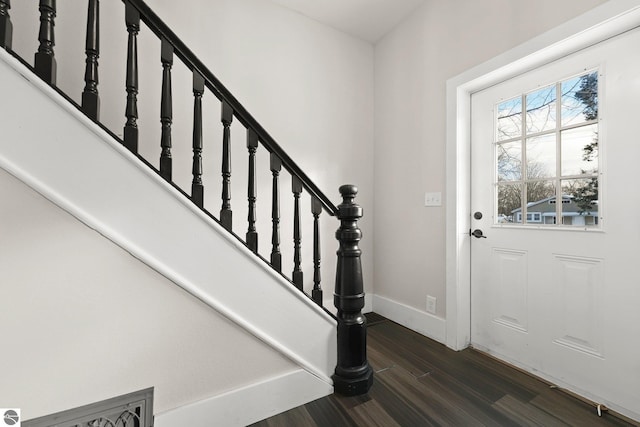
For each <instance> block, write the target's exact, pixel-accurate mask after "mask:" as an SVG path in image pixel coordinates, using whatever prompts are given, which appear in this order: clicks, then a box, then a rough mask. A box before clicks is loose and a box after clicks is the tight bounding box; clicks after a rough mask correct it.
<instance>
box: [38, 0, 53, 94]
mask: <svg viewBox="0 0 640 427" xmlns="http://www.w3.org/2000/svg"><path fill="white" fill-rule="evenodd" d="M39 9H40V31H39V32H38V40H39V41H40V46H38V51H37V52H36V55H35V67H34V68H35V70H36V74H37V75H38V76H40V78H42V79H43V80H44V81H46V82H47V83H49V84H52V85H55V84H56V58H55V56H54V53H53V46H55V44H56V42H55V37H54V31H53V28H54V26H55V17H56V0H40V7H39Z"/></svg>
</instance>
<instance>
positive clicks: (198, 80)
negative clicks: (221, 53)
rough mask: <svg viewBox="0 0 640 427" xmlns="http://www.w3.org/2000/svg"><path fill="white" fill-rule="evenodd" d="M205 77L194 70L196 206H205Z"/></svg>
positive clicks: (194, 197)
mask: <svg viewBox="0 0 640 427" xmlns="http://www.w3.org/2000/svg"><path fill="white" fill-rule="evenodd" d="M203 94H204V78H203V77H202V76H201V75H200V73H198V72H197V71H194V72H193V167H192V169H191V171H192V173H193V181H192V182H191V200H193V203H195V204H196V206H199V207H201V208H202V207H204V185H202V95H203Z"/></svg>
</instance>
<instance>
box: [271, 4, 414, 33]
mask: <svg viewBox="0 0 640 427" xmlns="http://www.w3.org/2000/svg"><path fill="white" fill-rule="evenodd" d="M271 1H272V2H274V3H277V4H279V5H281V6H284V7H286V8H288V9H291V10H294V11H296V12H299V13H301V14H302V15H305V16H307V17H309V18H311V19H313V20H315V21H318V22H321V23H323V24H325V25H328V26H330V27H333V28H335V29H338V30H340V31H343V32H345V33H348V34H351V35H353V36H356V37H358V38H360V39H363V40H366V41H368V42H370V43H375V42H377V41H378V40H380V38H382V36H384V35H385V34H386V33H388V32H389V31H390V30H391V29H392V28H393V27H395V26H396V25H398V24H399V23H400V21H402V20H403V19H404V18H405V17H406V16H407V15H409V14H410V13H411V12H412V11H413V10H415V9H416V8H417V7H418V6H420V5H421V4H423V3H424V2H425V0H271Z"/></svg>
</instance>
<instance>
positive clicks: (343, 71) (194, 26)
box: [11, 0, 373, 306]
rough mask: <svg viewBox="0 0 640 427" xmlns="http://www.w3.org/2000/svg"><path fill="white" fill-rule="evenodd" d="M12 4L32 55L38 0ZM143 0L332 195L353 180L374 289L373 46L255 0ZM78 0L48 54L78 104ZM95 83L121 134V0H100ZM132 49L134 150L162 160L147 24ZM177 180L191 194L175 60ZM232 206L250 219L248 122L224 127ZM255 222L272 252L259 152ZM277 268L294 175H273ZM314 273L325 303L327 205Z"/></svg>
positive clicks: (217, 140) (216, 161)
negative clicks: (136, 87)
mask: <svg viewBox="0 0 640 427" xmlns="http://www.w3.org/2000/svg"><path fill="white" fill-rule="evenodd" d="M15 3H16V4H12V9H11V12H12V17H13V21H14V27H15V34H14V49H15V50H16V51H17V52H19V53H20V54H21V55H22V56H23V57H25V58H27V59H28V60H32V58H33V52H35V51H36V49H37V24H38V22H37V13H36V12H37V11H36V9H37V2H36V3H33V4H31V3H32V2H15ZM148 4H149V6H150V7H151V8H153V9H154V10H155V11H156V13H157V14H158V15H159V16H160V17H161V18H162V19H164V20H165V22H166V23H167V24H168V25H169V26H170V27H171V28H172V29H173V30H174V32H175V33H176V34H177V35H178V36H179V37H180V38H181V39H182V40H183V41H184V42H185V43H186V45H187V46H189V47H190V48H191V49H192V50H193V51H194V52H195V53H196V55H198V57H199V58H200V59H201V60H202V62H203V63H204V64H205V65H207V66H208V67H209V69H210V70H211V71H212V72H213V73H214V74H215V75H216V76H217V77H218V78H219V79H220V80H221V81H222V82H223V83H224V84H225V85H226V86H227V88H228V89H230V90H231V92H232V93H233V94H234V95H235V96H236V98H238V100H240V102H242V103H243V105H244V106H245V108H247V110H249V112H251V114H252V115H253V116H254V117H255V118H256V119H257V120H258V121H259V122H260V123H261V124H262V125H263V127H264V128H265V129H266V130H267V131H268V132H269V133H270V134H271V135H272V136H273V137H274V138H275V139H276V140H277V141H278V142H279V144H280V145H281V146H282V147H283V148H284V149H285V150H286V151H287V152H288V153H289V155H290V156H291V158H292V159H293V160H294V161H295V162H296V163H297V164H298V165H299V166H300V167H301V168H302V169H303V170H304V171H305V172H306V173H307V174H308V176H309V177H310V178H311V179H312V180H313V181H314V182H315V183H316V184H317V185H318V186H319V188H321V189H322V190H323V191H324V192H325V193H326V194H327V195H328V196H329V197H330V198H331V199H332V200H333V201H334V203H335V204H336V205H337V204H338V203H339V202H340V196H339V193H338V187H339V186H340V185H342V184H347V183H351V184H356V185H358V187H359V189H360V193H359V196H358V199H357V200H358V202H359V203H360V204H361V205H362V206H363V208H364V215H365V217H364V219H363V220H362V221H361V223H360V227H361V228H362V230H363V233H364V239H363V241H362V249H363V253H364V255H363V269H364V275H365V288H366V291H367V292H368V293H371V292H372V290H373V274H372V272H373V47H372V46H371V45H370V44H368V43H365V42H363V41H359V40H357V39H355V38H353V37H351V36H348V35H345V34H342V33H340V32H339V31H337V30H334V29H331V28H328V27H326V26H323V25H321V24H319V23H317V22H315V21H313V20H311V19H308V18H306V17H304V16H302V15H300V14H298V13H295V12H292V11H290V10H288V9H285V8H282V7H280V6H277V5H275V4H273V3H271V2H268V1H263V0H215V1H211V0H191V1H189V2H188V3H187V4H188V6H187V4H185V5H184V7H183V6H182V4H181V5H180V7H176V2H174V1H168V0H150V1H148ZM85 19H86V1H85V0H65V1H64V2H58V17H57V19H56V57H57V60H58V85H59V86H60V87H61V88H63V89H64V90H65V91H66V92H67V93H69V94H70V95H71V96H72V98H74V99H75V100H76V101H77V102H79V100H80V94H81V92H82V88H83V84H84V83H83V73H84V31H85V30H84V24H83V22H85ZM101 26H102V38H101V54H100V61H99V62H100V71H99V73H100V86H99V90H100V93H101V98H102V99H101V101H102V121H103V122H104V123H106V124H107V126H108V127H109V128H110V129H111V130H112V131H113V132H114V133H116V134H118V135H122V127H123V125H124V122H125V118H124V105H125V97H126V93H125V87H124V79H125V62H124V61H125V55H126V37H127V32H126V30H125V24H124V6H123V4H122V2H120V1H113V2H111V1H110V2H105V1H103V2H101ZM139 52H140V60H139V65H140V94H139V101H140V103H139V113H140V120H139V126H140V139H141V141H140V153H141V154H142V155H143V156H144V157H145V158H147V159H148V160H149V161H150V162H151V163H152V164H153V165H155V166H156V167H157V166H158V163H159V161H158V159H159V155H160V150H159V145H160V106H159V105H160V104H159V102H160V86H161V70H162V67H161V64H160V43H159V41H158V39H157V38H156V37H155V36H152V35H151V33H150V31H149V30H148V29H146V28H144V25H143V28H142V30H141V32H140V36H139ZM173 77H174V78H173V95H174V124H173V145H174V149H173V159H174V160H173V162H174V181H175V182H176V183H178V185H179V186H181V187H182V188H184V189H185V190H186V191H187V192H190V188H191V175H190V174H191V156H192V154H191V138H192V136H191V132H192V130H191V129H192V128H191V126H192V120H193V118H192V112H193V95H192V89H191V75H190V74H189V73H188V72H187V71H186V68H185V67H184V66H183V65H182V64H180V63H179V60H177V59H176V60H175V65H174V69H173ZM204 115H205V120H206V121H205V129H204V138H205V142H204V171H205V172H204V185H205V207H206V208H207V209H208V210H209V211H210V212H212V213H213V214H214V215H215V216H216V217H217V216H218V213H219V210H220V204H221V200H220V194H221V191H220V190H221V177H220V164H221V142H222V126H221V124H220V106H219V103H218V102H217V101H216V100H215V97H214V96H213V95H212V94H211V93H205V96H204ZM231 134H232V147H233V148H232V173H233V176H232V186H233V187H232V210H233V212H234V232H235V233H236V234H238V235H240V236H242V237H244V235H245V233H246V228H247V221H246V217H247V199H246V193H247V172H246V171H247V154H246V153H247V150H246V136H245V130H244V129H243V128H242V126H240V125H238V124H235V125H234V126H232V131H231ZM258 170H259V172H258V179H259V183H260V184H259V190H258V209H259V211H258V232H259V245H260V253H261V254H262V255H263V256H264V257H265V258H267V259H268V258H269V253H270V250H271V244H270V243H271V208H270V206H271V173H270V171H269V156H268V154H267V153H266V151H265V150H262V149H261V150H259V151H258ZM281 198H282V206H281V212H282V223H281V248H282V252H283V271H284V272H285V273H286V274H287V276H289V277H290V275H291V271H292V269H293V230H292V221H291V218H292V213H293V200H292V199H293V198H292V196H291V184H290V178H289V176H288V175H287V174H286V173H283V175H282V180H281ZM301 206H302V212H303V213H304V217H303V221H304V222H303V231H302V235H303V243H302V244H303V270H304V274H305V288H306V289H307V290H309V291H310V289H311V287H312V280H313V265H312V252H311V250H312V236H313V230H312V216H311V213H310V200H309V199H308V197H307V196H306V195H303V199H302V205H301ZM321 225H322V229H323V230H322V231H323V233H322V244H323V253H322V277H323V287H324V289H325V296H326V297H327V304H328V305H330V306H332V301H331V298H332V292H333V283H334V280H335V264H336V257H335V250H336V248H337V242H336V241H335V237H334V231H335V229H336V228H337V226H338V223H337V221H336V220H335V219H330V218H327V216H326V215H323V217H322V218H321Z"/></svg>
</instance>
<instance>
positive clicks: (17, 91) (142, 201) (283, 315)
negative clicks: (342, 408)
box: [0, 49, 337, 394]
mask: <svg viewBox="0 0 640 427" xmlns="http://www.w3.org/2000/svg"><path fill="white" fill-rule="evenodd" d="M0 93H2V99H0V128H1V129H2V138H0V167H1V168H3V169H5V170H6V171H8V172H9V173H11V174H12V175H14V176H15V177H17V178H18V179H20V180H21V181H23V182H25V183H26V184H27V185H29V186H30V187H31V188H33V189H34V190H36V191H37V192H39V193H40V194H42V195H43V196H44V197H46V198H47V199H49V200H50V201H52V202H53V203H55V204H56V205H58V206H60V207H61V208H62V209H64V210H65V211H67V212H68V213H70V214H71V215H73V216H74V217H76V218H77V219H79V220H80V221H82V222H83V223H84V224H86V225H87V226H89V227H91V228H93V229H95V230H96V231H98V232H99V233H100V234H102V235H103V236H104V237H106V238H107V239H109V240H111V241H112V242H114V243H115V244H117V245H118V246H120V247H122V248H123V249H125V250H126V251H128V252H129V253H131V254H132V255H133V256H135V257H136V258H138V259H139V260H141V261H142V262H144V263H145V264H147V265H149V266H150V267H151V268H153V269H154V270H156V271H157V272H159V273H160V274H162V275H163V276H165V277H167V278H168V279H169V280H171V281H172V282H174V283H175V284H177V285H179V286H181V287H182V288H184V289H185V290H186V291H188V292H189V293H191V294H192V295H194V296H196V297H197V298H199V299H200V300H202V301H203V302H204V303H206V304H207V305H209V306H210V307H212V308H213V309H214V310H216V311H218V312H219V313H221V314H222V315H223V316H225V317H227V318H228V319H230V320H231V321H233V322H235V323H236V324H238V325H239V326H241V327H242V328H244V329H245V330H246V331H248V332H249V333H251V334H253V335H254V336H256V337H257V338H258V339H260V340H262V341H263V342H265V343H266V344H268V345H269V346H271V347H273V348H274V349H276V350H277V351H278V352H280V353H281V354H283V355H284V356H286V357H287V358H289V359H290V360H292V361H293V362H294V363H296V364H298V365H299V366H300V367H301V368H302V369H304V370H305V371H307V372H308V373H310V374H311V375H312V376H313V377H315V378H316V380H314V381H317V380H320V381H322V382H324V383H326V384H327V386H328V387H327V390H330V389H331V385H332V380H331V378H330V376H331V374H332V372H333V369H334V367H335V365H336V354H337V350H336V322H335V319H333V318H332V317H331V316H330V315H328V314H327V313H326V312H325V311H324V310H322V309H321V308H319V307H318V306H317V305H316V304H315V303H313V302H312V301H311V300H310V299H309V298H307V297H306V296H304V295H302V294H301V293H300V292H299V291H298V290H297V289H296V288H295V287H294V286H292V285H291V284H290V283H289V282H288V281H286V280H285V279H284V278H283V277H281V276H280V275H278V274H277V273H276V272H274V271H273V270H272V269H271V268H269V267H268V266H267V265H266V264H265V263H264V262H263V261H262V260H260V259H259V258H257V257H256V256H255V255H254V254H253V253H252V252H251V251H250V250H249V249H247V248H246V246H244V245H243V244H242V243H241V242H239V241H238V240H237V239H236V238H235V237H234V236H232V235H230V234H229V233H228V232H227V231H226V230H224V229H223V228H222V227H221V226H220V225H219V224H218V223H217V222H215V221H214V220H212V219H211V218H210V217H208V216H207V215H206V214H205V213H203V212H202V211H200V210H199V209H198V208H197V207H196V206H195V205H193V203H192V202H191V201H190V200H188V199H186V198H185V197H184V196H183V195H182V194H181V193H180V192H179V191H177V190H176V189H175V188H173V187H172V186H171V185H169V184H168V183H167V182H165V181H164V180H163V179H162V178H160V177H159V176H158V175H157V174H156V173H155V172H153V171H152V170H150V169H149V168H148V167H147V166H146V165H144V164H142V163H141V162H140V161H139V160H138V159H137V158H136V157H135V156H134V155H132V154H131V153H130V152H129V151H128V150H127V149H125V148H124V147H123V146H122V145H120V144H119V143H118V142H117V141H115V140H114V139H113V138H112V137H111V136H110V135H109V134H108V133H107V132H105V131H104V130H103V129H102V128H101V127H100V126H98V125H96V124H95V123H93V122H92V121H91V120H89V119H88V118H87V117H86V116H84V114H82V113H81V112H79V111H78V110H77V109H76V108H75V107H74V106H73V105H71V104H69V103H68V102H67V101H66V100H65V99H64V98H63V97H62V96H60V95H59V94H58V93H57V92H56V91H55V90H53V89H52V88H51V87H49V86H48V85H46V84H45V83H44V82H42V81H41V80H40V79H39V78H37V77H36V76H35V75H33V74H32V73H31V72H30V71H29V70H27V69H25V68H24V66H23V65H22V64H21V63H20V62H19V61H17V60H16V59H15V58H13V57H12V56H11V55H10V54H8V53H7V52H6V51H4V50H3V49H0ZM316 387H317V386H316ZM328 393H330V391H327V394H328Z"/></svg>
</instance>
